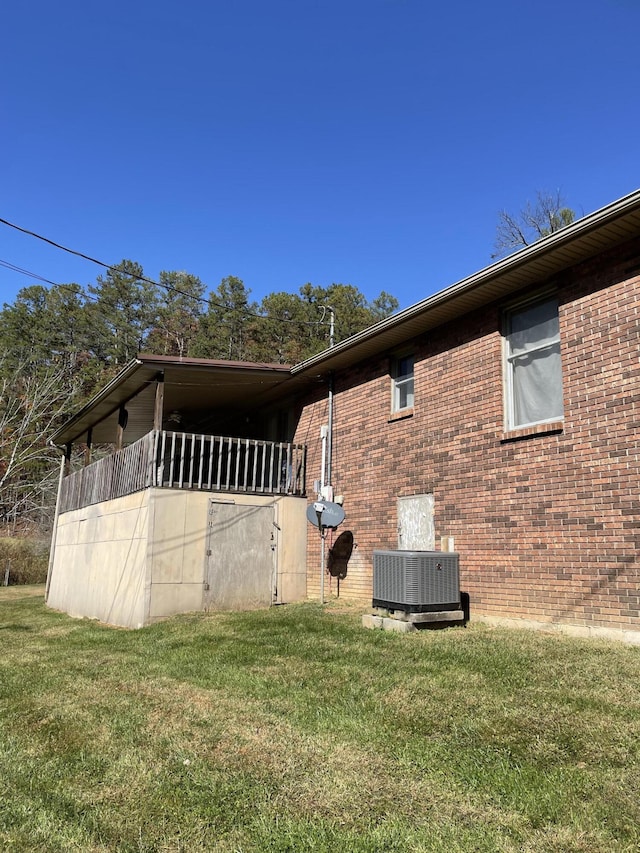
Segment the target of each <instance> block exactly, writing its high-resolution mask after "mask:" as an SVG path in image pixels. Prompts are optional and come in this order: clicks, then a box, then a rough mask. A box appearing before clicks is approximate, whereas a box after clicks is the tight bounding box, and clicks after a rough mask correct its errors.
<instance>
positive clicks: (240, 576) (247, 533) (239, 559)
mask: <svg viewBox="0 0 640 853" xmlns="http://www.w3.org/2000/svg"><path fill="white" fill-rule="evenodd" d="M274 522H275V508H274V507H273V506H246V505H244V506H243V505H241V504H226V503H216V502H215V501H211V502H210V503H209V529H208V537H207V538H208V542H207V576H206V584H207V586H208V589H207V587H205V594H204V606H205V609H207V610H248V609H250V608H252V607H264V606H268V605H270V604H271V603H272V602H273V600H274V598H275V593H276V590H275V543H276V538H275V530H276V527H275V524H274Z"/></svg>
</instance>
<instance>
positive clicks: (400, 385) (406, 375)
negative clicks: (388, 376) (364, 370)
mask: <svg viewBox="0 0 640 853" xmlns="http://www.w3.org/2000/svg"><path fill="white" fill-rule="evenodd" d="M392 378H393V397H392V401H391V411H392V412H393V413H395V412H403V411H406V410H407V409H412V408H413V355H405V356H402V357H400V358H396V359H394V360H393V364H392Z"/></svg>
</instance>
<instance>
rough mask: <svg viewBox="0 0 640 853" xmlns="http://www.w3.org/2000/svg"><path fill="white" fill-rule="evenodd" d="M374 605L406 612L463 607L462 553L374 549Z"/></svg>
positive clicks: (426, 611) (425, 611)
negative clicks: (461, 603)
mask: <svg viewBox="0 0 640 853" xmlns="http://www.w3.org/2000/svg"><path fill="white" fill-rule="evenodd" d="M373 606H374V607H384V608H386V609H388V610H404V611H405V612H406V613H428V612H433V611H438V610H458V609H460V571H459V563H458V554H456V553H452V552H448V551H374V552H373Z"/></svg>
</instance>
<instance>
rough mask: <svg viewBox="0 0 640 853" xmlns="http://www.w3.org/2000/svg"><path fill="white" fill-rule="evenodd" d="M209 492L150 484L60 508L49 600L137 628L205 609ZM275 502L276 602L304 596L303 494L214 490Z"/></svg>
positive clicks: (240, 500) (241, 500)
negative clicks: (121, 494) (113, 496)
mask: <svg viewBox="0 0 640 853" xmlns="http://www.w3.org/2000/svg"><path fill="white" fill-rule="evenodd" d="M212 497H213V495H212V493H210V492H198V491H186V490H177V489H176V490H170V489H146V490H145V491H143V492H137V493H136V494H133V495H128V496H126V497H124V498H116V499H114V500H111V501H105V502H103V503H100V504H96V505H94V506H90V507H85V508H83V509H80V510H73V511H72V512H68V513H64V514H62V515H61V516H60V517H59V519H58V526H57V535H56V537H55V540H54V541H55V553H54V555H53V561H52V568H51V574H50V587H49V596H48V599H47V604H48V605H49V606H50V607H52V608H54V609H57V610H63V611H65V612H67V613H69V614H70V615H71V616H77V617H87V618H90V619H99V620H100V621H101V622H107V623H109V624H112V625H120V626H122V627H126V628H139V627H142V626H143V625H147V624H149V623H151V622H153V621H156V620H158V619H161V618H164V617H167V616H172V615H173V614H176V613H185V612H190V611H195V610H201V609H202V607H203V596H204V580H205V572H206V548H207V521H208V507H209V500H210V499H211V498H212ZM216 497H217V498H219V499H221V500H228V501H230V502H231V501H232V502H234V503H237V504H243V505H247V504H253V505H255V504H258V505H271V504H273V505H274V506H275V517H276V522H277V524H278V527H279V528H280V529H279V530H278V531H277V533H276V536H277V540H276V555H277V574H278V583H277V588H278V601H279V602H283V603H284V602H292V601H301V600H304V599H305V598H306V535H307V530H306V527H307V521H306V501H305V500H304V498H293V497H270V496H256V495H216Z"/></svg>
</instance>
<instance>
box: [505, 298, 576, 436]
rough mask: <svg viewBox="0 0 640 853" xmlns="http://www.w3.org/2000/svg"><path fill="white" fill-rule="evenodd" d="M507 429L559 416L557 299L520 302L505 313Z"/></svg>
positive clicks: (551, 419) (560, 370) (552, 420)
mask: <svg viewBox="0 0 640 853" xmlns="http://www.w3.org/2000/svg"><path fill="white" fill-rule="evenodd" d="M505 353H506V412H507V429H520V428H522V427H527V426H533V425H535V424H544V423H551V422H554V421H560V420H562V418H563V414H564V408H563V403H562V366H561V363H560V324H559V319H558V300H557V299H555V298H549V297H547V298H545V299H540V300H538V301H535V302H528V303H526V304H520V305H518V306H515V307H514V308H512V309H510V310H509V311H508V312H507V313H506V315H505Z"/></svg>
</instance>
